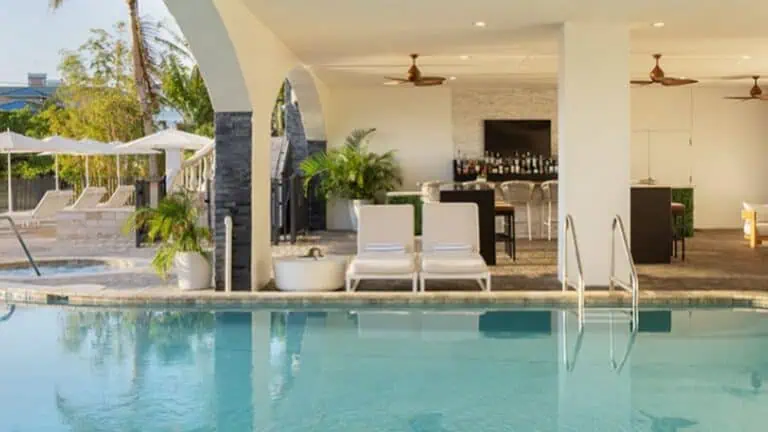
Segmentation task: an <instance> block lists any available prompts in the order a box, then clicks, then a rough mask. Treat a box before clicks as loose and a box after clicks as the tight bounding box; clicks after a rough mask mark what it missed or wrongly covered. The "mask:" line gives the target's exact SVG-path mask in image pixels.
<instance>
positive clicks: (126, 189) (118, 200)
mask: <svg viewBox="0 0 768 432" xmlns="http://www.w3.org/2000/svg"><path fill="white" fill-rule="evenodd" d="M134 189H135V187H134V186H132V185H121V186H118V187H117V189H115V192H114V193H113V194H112V196H110V197H109V199H108V200H107V201H105V202H103V203H101V204H99V205H98V206H97V207H98V208H108V209H115V208H121V207H127V206H128V201H129V200H130V199H131V197H132V196H133V192H134Z"/></svg>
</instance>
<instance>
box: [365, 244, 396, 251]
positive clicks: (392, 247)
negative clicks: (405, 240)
mask: <svg viewBox="0 0 768 432" xmlns="http://www.w3.org/2000/svg"><path fill="white" fill-rule="evenodd" d="M365 252H400V253H405V246H404V245H401V244H397V243H369V244H367V245H365Z"/></svg>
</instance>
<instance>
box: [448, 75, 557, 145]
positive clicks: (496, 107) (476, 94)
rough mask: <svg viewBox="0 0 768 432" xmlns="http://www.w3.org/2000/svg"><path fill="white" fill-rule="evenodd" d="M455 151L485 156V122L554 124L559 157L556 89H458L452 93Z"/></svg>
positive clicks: (551, 87) (554, 137) (552, 87)
mask: <svg viewBox="0 0 768 432" xmlns="http://www.w3.org/2000/svg"><path fill="white" fill-rule="evenodd" d="M452 98H453V103H452V107H453V108H452V111H453V112H452V118H453V143H454V150H458V151H461V153H462V154H469V155H475V156H477V155H481V154H482V153H483V120H503V119H526V120H552V154H557V88H555V86H546V85H539V86H533V85H531V86H528V87H514V88H509V87H499V88H494V87H488V88H461V87H459V88H456V89H454V90H453V93H452Z"/></svg>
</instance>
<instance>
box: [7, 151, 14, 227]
mask: <svg viewBox="0 0 768 432" xmlns="http://www.w3.org/2000/svg"><path fill="white" fill-rule="evenodd" d="M8 213H13V178H12V177H11V152H10V151H9V152H8Z"/></svg>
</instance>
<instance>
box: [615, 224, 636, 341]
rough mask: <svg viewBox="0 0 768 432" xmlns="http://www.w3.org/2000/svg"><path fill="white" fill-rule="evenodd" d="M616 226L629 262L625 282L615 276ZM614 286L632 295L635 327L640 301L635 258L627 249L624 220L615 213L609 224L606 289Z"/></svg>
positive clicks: (633, 323) (633, 324)
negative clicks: (627, 279) (611, 222)
mask: <svg viewBox="0 0 768 432" xmlns="http://www.w3.org/2000/svg"><path fill="white" fill-rule="evenodd" d="M616 228H618V229H619V234H621V243H622V246H623V248H624V254H625V256H626V258H627V261H628V262H629V282H625V281H623V280H621V279H619V278H618V277H616ZM616 286H618V287H620V288H622V289H624V290H626V291H629V293H630V294H631V295H632V326H633V327H637V325H638V317H639V316H638V315H639V314H638V309H639V303H640V282H639V280H638V278H637V269H636V268H635V260H634V259H633V258H632V251H631V250H630V249H629V242H628V241H627V231H626V230H625V229H624V222H622V220H621V216H619V215H616V216H615V217H614V218H613V224H612V226H611V276H610V278H609V280H608V289H609V290H610V291H613V290H614V288H615V287H616Z"/></svg>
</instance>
